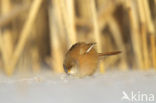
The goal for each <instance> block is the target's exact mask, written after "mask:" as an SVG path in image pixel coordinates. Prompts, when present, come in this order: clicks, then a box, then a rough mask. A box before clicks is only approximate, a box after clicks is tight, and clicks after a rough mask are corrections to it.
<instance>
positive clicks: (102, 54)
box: [98, 51, 121, 57]
mask: <svg viewBox="0 0 156 103" xmlns="http://www.w3.org/2000/svg"><path fill="white" fill-rule="evenodd" d="M120 53H121V51H113V52H105V53H98V56H99V57H104V56H111V55H117V54H120Z"/></svg>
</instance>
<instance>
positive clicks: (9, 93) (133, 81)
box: [0, 71, 156, 103]
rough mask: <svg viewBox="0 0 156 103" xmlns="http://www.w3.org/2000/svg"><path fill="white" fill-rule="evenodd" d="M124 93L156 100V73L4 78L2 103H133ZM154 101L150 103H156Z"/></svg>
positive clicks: (0, 92) (46, 74) (47, 74)
mask: <svg viewBox="0 0 156 103" xmlns="http://www.w3.org/2000/svg"><path fill="white" fill-rule="evenodd" d="M123 91H125V92H126V93H127V94H130V93H131V92H132V91H133V92H135V93H138V91H139V93H146V94H153V95H154V96H156V72H155V71H148V72H142V71H125V72H121V71H108V72H107V73H105V74H99V73H96V74H95V75H94V76H91V77H85V78H74V77H68V76H66V75H65V74H60V75H56V74H52V73H51V72H42V73H40V74H37V75H35V74H32V75H26V76H24V75H22V76H21V75H16V76H13V77H6V76H5V75H2V74H1V75H0V101H1V103H131V102H130V101H128V100H123V101H122V100H121V98H122V97H123V94H122V92H123ZM154 99H155V101H154V102H150V103H156V98H154ZM134 103H137V102H134ZM138 103H148V102H144V101H143V102H138Z"/></svg>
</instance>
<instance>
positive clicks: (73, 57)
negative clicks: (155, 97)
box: [63, 42, 121, 77]
mask: <svg viewBox="0 0 156 103" xmlns="http://www.w3.org/2000/svg"><path fill="white" fill-rule="evenodd" d="M94 46H95V43H84V42H78V43H76V44H74V45H73V46H72V47H71V48H70V49H69V50H68V52H67V53H66V55H65V59H64V63H63V67H64V71H65V72H66V73H67V74H69V75H73V76H78V77H84V76H89V75H92V74H93V73H94V72H95V71H96V69H97V66H98V61H99V59H100V58H101V57H104V56H110V55H116V54H119V53H121V51H114V52H105V53H97V52H96V50H95V49H94Z"/></svg>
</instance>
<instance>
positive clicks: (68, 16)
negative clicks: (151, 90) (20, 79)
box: [0, 0, 156, 75]
mask: <svg viewBox="0 0 156 103" xmlns="http://www.w3.org/2000/svg"><path fill="white" fill-rule="evenodd" d="M151 2H152V4H151ZM16 3H17V4H16ZM21 5H22V6H21ZM29 7H30V8H29ZM155 7H156V0H151V1H149V0H67V1H66V0H49V1H48V0H47V1H46V0H45V1H44V0H33V1H31V0H21V1H15V0H12V1H11V0H0V64H2V65H0V69H1V68H4V72H5V73H7V74H8V75H11V74H13V72H14V71H15V70H16V68H17V66H18V65H19V63H21V64H22V62H21V60H25V61H30V62H31V63H30V65H31V67H32V69H33V71H34V72H39V71H40V69H41V68H42V64H44V65H43V66H45V65H49V66H50V68H52V70H53V71H55V72H58V73H62V72H63V67H62V63H63V58H64V55H65V53H66V51H67V50H68V49H69V48H70V47H71V45H73V44H74V43H76V42H80V41H83V42H96V43H97V45H96V49H97V51H98V52H105V51H113V50H121V51H122V54H121V55H119V56H115V57H108V58H106V59H104V60H103V61H102V63H100V67H99V68H100V72H101V73H103V72H105V71H106V70H107V69H110V68H120V69H121V70H128V68H132V69H134V68H135V69H136V68H137V69H140V70H149V69H151V68H155V69H156V31H155V29H156V13H155V11H156V8H155ZM153 9H154V10H153ZM28 10H29V12H27V11H28ZM41 11H42V12H41ZM45 11H46V12H47V16H46V13H45ZM39 25H41V26H39ZM47 31H48V32H47ZM23 55H26V56H23ZM29 56H30V58H28V57H29ZM23 68H24V67H23ZM26 69H27V68H26Z"/></svg>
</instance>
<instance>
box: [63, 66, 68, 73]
mask: <svg viewBox="0 0 156 103" xmlns="http://www.w3.org/2000/svg"><path fill="white" fill-rule="evenodd" d="M63 68H64V71H65V72H66V73H68V69H67V67H66V66H65V65H64V64H63Z"/></svg>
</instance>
